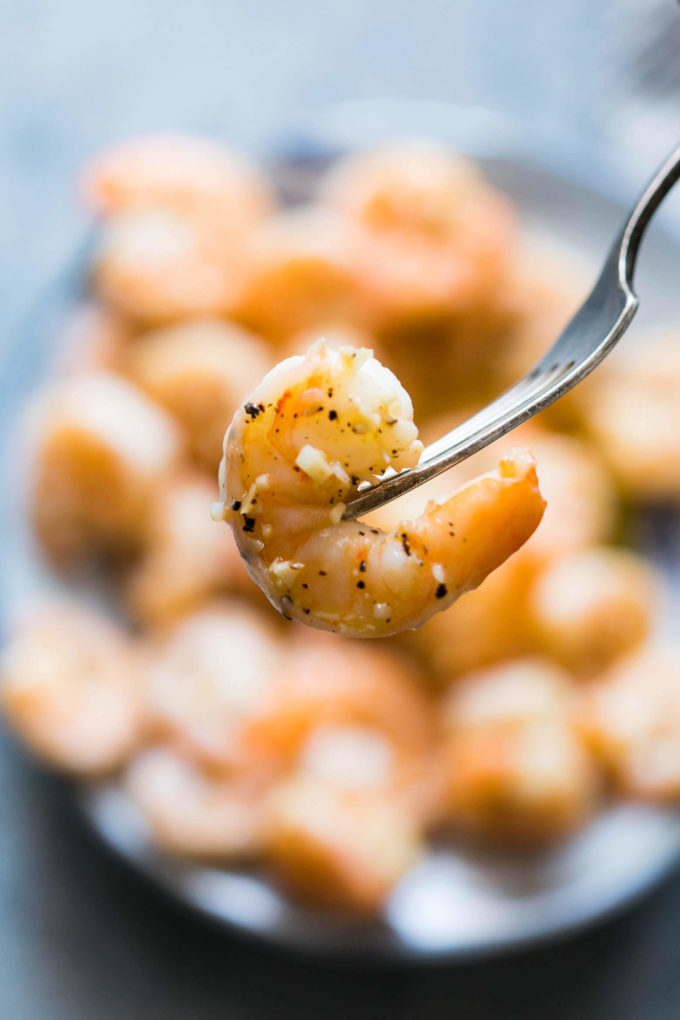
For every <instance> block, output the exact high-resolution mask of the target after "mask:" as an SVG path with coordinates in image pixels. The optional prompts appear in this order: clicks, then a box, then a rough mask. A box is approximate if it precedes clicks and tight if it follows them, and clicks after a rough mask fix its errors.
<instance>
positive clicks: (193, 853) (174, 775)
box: [123, 745, 269, 861]
mask: <svg viewBox="0 0 680 1020" xmlns="http://www.w3.org/2000/svg"><path fill="white" fill-rule="evenodd" d="M123 781H124V784H125V788H126V790H127V792H128V793H129V794H130V796H131V797H132V799H133V801H134V802H135V803H136V804H137V806H138V808H139V809H140V810H141V811H142V814H143V815H144V818H145V819H146V822H147V824H148V825H149V827H150V830H151V836H152V839H153V840H154V842H155V843H156V844H157V845H158V846H159V847H161V848H162V849H163V850H166V851H168V852H169V853H173V854H180V855H181V856H183V857H196V858H201V859H206V860H214V861H228V860H233V859H238V860H242V859H244V858H251V857H254V856H256V855H258V854H260V853H261V852H262V849H263V845H264V825H265V817H266V808H265V802H266V797H267V795H268V791H269V778H268V777H267V776H266V775H264V774H261V773H259V772H257V771H254V772H250V773H247V774H242V775H239V776H237V777H230V778H225V777H223V776H215V775H211V774H210V773H209V772H206V771H204V770H202V769H201V768H200V767H199V766H198V765H197V764H196V762H194V761H192V760H190V759H188V758H186V757H183V756H182V755H180V754H178V753H177V752H176V751H174V750H173V749H172V748H170V747H164V746H162V745H161V746H154V747H150V748H148V749H146V750H144V751H143V752H142V753H141V754H140V755H139V756H138V757H137V758H135V760H134V761H133V762H132V764H131V765H130V766H129V768H128V769H127V771H126V773H125V775H124V777H123Z"/></svg>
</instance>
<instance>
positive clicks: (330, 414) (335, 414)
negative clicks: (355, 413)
mask: <svg viewBox="0 0 680 1020" xmlns="http://www.w3.org/2000/svg"><path fill="white" fill-rule="evenodd" d="M328 417H329V420H330V421H335V419H336V418H337V417H338V412H337V411H329V412H328Z"/></svg>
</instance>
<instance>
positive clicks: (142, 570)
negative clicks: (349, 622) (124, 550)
mask: <svg viewBox="0 0 680 1020" xmlns="http://www.w3.org/2000/svg"><path fill="white" fill-rule="evenodd" d="M214 493H215V481H214V479H212V478H211V477H210V476H209V475H204V474H202V473H201V472H200V471H197V470H196V469H192V468H190V467H189V468H180V469H179V470H178V471H177V472H176V473H175V474H172V475H171V476H170V477H169V478H168V479H167V481H166V482H165V484H164V485H163V486H159V487H158V490H157V491H156V492H155V493H154V496H153V499H152V501H151V506H150V510H149V524H148V528H147V532H146V535H145V538H144V549H143V552H142V555H141V556H140V558H139V560H138V561H137V562H136V563H135V564H134V566H133V567H132V570H131V571H130V573H129V575H128V577H127V583H126V586H125V595H126V603H127V607H128V609H129V610H130V612H131V615H132V616H133V618H134V619H135V620H137V621H139V622H141V623H142V624H144V625H145V626H147V627H149V626H158V625H159V624H164V623H167V622H168V621H169V620H172V619H173V618H174V617H177V616H179V615H180V614H181V613H185V612H187V611H188V610H191V609H193V608H194V607H195V606H197V605H199V604H200V603H201V602H203V601H204V600H205V599H206V598H210V597H211V596H213V595H218V594H220V593H221V592H232V593H233V592H238V593H239V594H243V595H250V594H251V593H253V592H255V594H257V595H258V596H260V597H261V593H260V592H259V591H258V590H257V589H256V588H253V585H252V584H251V581H250V578H249V577H248V572H247V571H246V568H245V566H244V565H243V560H242V559H241V557H240V556H239V554H238V550H237V549H236V547H235V545H234V543H233V542H232V541H231V536H230V535H228V534H226V533H225V532H224V530H223V529H222V528H220V527H219V526H218V525H216V524H215V523H214V522H213V521H211V520H210V517H209V516H208V513H207V510H206V508H207V507H209V506H210V502H211V500H212V499H213V498H214ZM262 601H264V600H262Z"/></svg>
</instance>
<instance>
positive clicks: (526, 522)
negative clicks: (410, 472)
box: [220, 340, 544, 637]
mask: <svg viewBox="0 0 680 1020" xmlns="http://www.w3.org/2000/svg"><path fill="white" fill-rule="evenodd" d="M417 436H418V432H417V429H416V426H415V425H414V423H413V410H412V405H411V401H410V398H409V396H408V394H407V393H406V392H405V390H404V389H403V388H402V387H401V385H400V384H399V382H398V380H397V379H396V378H395V376H393V375H392V373H391V372H389V371H388V370H387V369H386V368H384V367H383V366H382V365H381V364H380V363H379V362H378V361H376V359H375V358H373V356H372V354H371V352H370V351H367V350H364V349H360V350H357V349H354V348H350V347H347V348H340V349H331V348H329V347H327V345H326V344H325V343H324V342H323V340H321V341H318V342H317V343H316V344H314V346H313V347H312V348H310V350H309V351H308V353H307V354H306V355H305V356H304V357H294V358H289V359H288V360H287V361H284V362H282V363H281V364H280V365H278V366H277V367H276V368H275V369H273V370H272V371H271V372H270V373H269V374H268V375H267V376H266V377H265V379H264V380H263V382H262V383H261V384H260V386H259V387H258V388H257V389H256V390H255V391H254V393H253V394H252V395H251V397H250V399H249V400H248V402H247V403H246V404H245V405H244V406H243V407H241V408H240V409H239V411H238V412H237V413H236V415H235V417H234V420H233V422H232V425H231V427H230V429H229V431H228V433H227V436H226V439H225V456H224V458H223V461H222V466H221V470H220V474H221V478H220V481H221V487H222V497H223V501H224V506H223V510H222V515H223V517H224V519H225V520H227V521H228V522H229V523H230V524H231V525H232V528H233V530H234V534H235V536H236V541H237V544H238V546H239V549H240V551H241V555H242V556H243V558H244V560H245V562H246V565H247V566H248V569H249V571H250V574H251V576H252V577H253V579H254V580H255V581H256V582H257V583H258V584H259V585H260V587H261V588H262V589H263V591H264V592H265V594H266V595H267V596H268V598H269V599H270V601H271V602H272V603H273V605H275V606H276V608H277V609H278V610H279V611H280V612H281V613H282V614H283V615H284V616H286V617H287V618H289V619H294V620H297V621H299V622H301V623H307V624H309V625H311V626H314V627H318V628H320V629H324V630H333V631H337V632H338V633H342V634H346V635H351V636H354V637H382V636H386V635H388V634H394V633H397V632H398V631H401V630H404V629H406V628H412V627H417V626H419V625H420V624H421V623H423V622H424V621H425V620H426V619H428V617H430V616H431V615H432V614H433V613H434V612H436V611H437V610H439V609H445V608H446V607H447V606H449V605H450V604H451V603H452V602H453V601H454V599H455V598H457V597H458V596H459V595H461V594H463V592H465V591H468V590H470V589H471V588H475V587H476V586H477V585H478V584H480V583H481V581H482V580H483V579H484V577H486V575H487V574H488V573H489V572H490V571H491V570H493V569H494V568H495V567H497V566H498V565H499V564H500V563H502V562H503V560H505V559H506V558H507V557H508V556H509V555H510V554H511V553H513V552H514V551H515V550H516V549H517V548H519V546H520V545H522V543H523V542H524V541H525V540H526V539H527V538H528V537H529V535H531V533H532V532H533V531H534V529H535V528H536V526H537V525H538V523H539V521H540V519H541V515H542V513H543V508H544V502H543V499H542V498H541V495H540V493H539V491H538V483H537V479H536V471H535V465H534V461H533V458H532V457H531V455H530V454H529V453H528V452H525V451H515V452H513V453H511V454H510V455H508V456H507V457H506V458H505V459H503V460H502V461H501V464H500V467H499V470H498V471H497V472H493V473H491V474H489V475H486V476H483V477H481V478H478V479H476V480H474V481H473V482H472V483H470V484H469V485H467V486H465V487H463V488H462V489H460V490H459V491H457V492H455V493H454V494H453V495H452V496H450V497H448V498H446V499H444V500H442V501H440V502H431V503H429V504H428V506H427V507H426V509H425V512H424V513H423V514H422V515H421V516H420V517H418V518H417V519H415V520H412V521H406V522H403V523H402V524H400V525H399V526H398V527H397V528H395V529H393V530H392V531H390V532H388V533H384V532H381V531H380V530H379V529H377V528H373V527H371V526H370V525H367V524H365V523H363V522H362V521H344V520H342V514H343V511H344V508H345V505H346V503H347V502H348V501H349V500H350V499H351V498H352V497H353V496H354V495H355V493H356V492H357V488H358V486H360V484H361V483H362V482H369V483H371V484H373V483H375V482H376V481H378V480H379V479H380V477H381V476H383V475H384V473H385V472H386V471H388V470H391V471H400V470H401V469H402V468H408V467H412V466H413V465H414V464H416V463H417V461H418V459H419V457H420V453H421V450H422V444H421V443H420V441H419V440H418V438H417Z"/></svg>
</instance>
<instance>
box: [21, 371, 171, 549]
mask: <svg viewBox="0 0 680 1020" xmlns="http://www.w3.org/2000/svg"><path fill="white" fill-rule="evenodd" d="M30 425H31V429H32V436H31V439H32V444H33V449H34V461H35V470H34V476H33V479H32V482H33V506H32V509H33V517H34V523H35V527H36V530H37V533H38V537H39V539H40V541H41V542H42V544H43V547H44V548H45V550H46V551H47V553H48V554H49V555H50V556H51V557H52V558H53V559H54V560H55V561H57V562H59V563H70V562H71V561H73V560H74V559H77V558H78V557H79V556H81V555H83V554H85V553H88V552H91V551H94V552H105V553H116V554H117V553H121V552H122V553H127V552H129V551H130V550H132V549H136V548H139V546H140V545H141V544H142V543H143V540H144V535H145V529H146V526H147V522H148V514H149V509H150V505H151V499H152V496H153V494H154V492H155V490H156V487H157V486H158V485H159V483H161V482H162V481H164V480H165V478H166V476H167V474H168V473H169V472H170V471H172V470H173V469H174V468H175V467H176V465H177V463H178V461H179V459H180V457H181V454H182V445H183V444H182V437H181V434H180V430H179V428H178V426H177V425H176V423H175V422H174V421H173V420H172V418H171V417H170V416H169V415H168V414H167V413H166V412H165V411H164V410H162V409H161V408H160V407H158V406H157V405H156V404H154V403H152V402H151V401H150V400H149V399H148V398H147V397H146V395H145V394H143V393H142V392H140V391H139V390H137V389H136V388H135V387H134V386H132V384H131V383H128V382H126V381H125V380H124V379H122V378H121V377H119V376H116V375H113V374H110V373H105V372H98V373H92V374H89V373H83V374H82V375H77V376H74V377H73V378H69V379H66V380H64V381H62V382H58V383H56V384H55V385H54V386H52V387H50V388H49V389H47V390H45V391H44V392H43V393H42V394H41V395H40V397H39V400H38V402H37V403H36V405H35V408H34V411H33V419H32V421H31V422H30Z"/></svg>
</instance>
